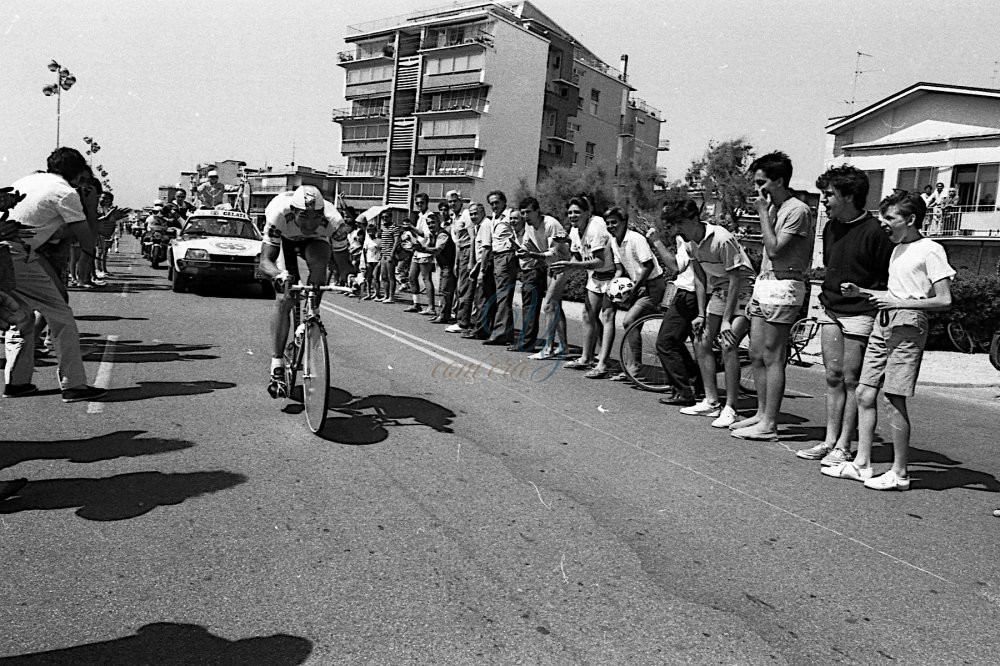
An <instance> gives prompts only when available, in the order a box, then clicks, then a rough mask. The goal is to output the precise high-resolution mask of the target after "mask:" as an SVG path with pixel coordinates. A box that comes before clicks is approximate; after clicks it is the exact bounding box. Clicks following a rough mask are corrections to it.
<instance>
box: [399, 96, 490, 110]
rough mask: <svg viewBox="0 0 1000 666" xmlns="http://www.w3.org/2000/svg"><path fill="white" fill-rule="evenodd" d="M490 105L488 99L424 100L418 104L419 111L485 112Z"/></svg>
mask: <svg viewBox="0 0 1000 666" xmlns="http://www.w3.org/2000/svg"><path fill="white" fill-rule="evenodd" d="M489 105H490V101H489V100H488V99H463V100H448V99H442V100H437V101H435V100H424V101H422V102H420V104H419V105H417V112H418V113H424V112H433V111H476V112H478V113H485V112H486V110H487V109H488V108H489Z"/></svg>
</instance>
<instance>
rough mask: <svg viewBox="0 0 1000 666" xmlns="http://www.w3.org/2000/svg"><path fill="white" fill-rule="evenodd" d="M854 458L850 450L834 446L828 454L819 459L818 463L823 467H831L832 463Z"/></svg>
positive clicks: (836, 463)
mask: <svg viewBox="0 0 1000 666" xmlns="http://www.w3.org/2000/svg"><path fill="white" fill-rule="evenodd" d="M852 460H854V454H853V453H851V452H850V451H847V450H845V449H841V448H834V449H833V451H830V452H829V453H828V454H826V455H825V456H823V459H822V460H820V461H819V464H820V465H822V466H823V467H833V466H834V465H839V464H840V463H845V462H851V461H852Z"/></svg>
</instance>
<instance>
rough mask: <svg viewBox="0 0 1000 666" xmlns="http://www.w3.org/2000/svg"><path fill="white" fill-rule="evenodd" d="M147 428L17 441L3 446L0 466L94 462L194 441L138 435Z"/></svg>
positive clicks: (175, 447)
mask: <svg viewBox="0 0 1000 666" xmlns="http://www.w3.org/2000/svg"><path fill="white" fill-rule="evenodd" d="M145 432H146V431H145V430H120V431H118V432H113V433H110V434H107V435H100V436H98V437H89V438H87V439H65V440H59V441H54V442H52V441H33V440H14V441H7V442H4V443H3V445H2V446H0V469H3V468H5V467H12V466H14V465H17V464H18V463H22V462H26V461H28V460H66V461H68V462H72V463H92V462H98V461H100V460H113V459H115V458H138V457H139V456H151V455H156V454H158V453H170V452H173V451H180V450H183V449H189V448H191V447H192V446H194V442H188V441H185V440H181V439H161V438H159V437H150V438H139V435H143V434H145Z"/></svg>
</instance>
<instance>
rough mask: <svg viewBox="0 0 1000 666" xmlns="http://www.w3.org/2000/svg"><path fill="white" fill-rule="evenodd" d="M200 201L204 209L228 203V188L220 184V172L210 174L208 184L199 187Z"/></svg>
mask: <svg viewBox="0 0 1000 666" xmlns="http://www.w3.org/2000/svg"><path fill="white" fill-rule="evenodd" d="M198 201H199V202H201V207H202V208H215V207H216V206H218V205H219V204H221V203H225V201H226V186H225V185H223V184H222V183H220V182H219V172H218V171H215V170H212V171H209V172H208V182H207V183H202V184H201V185H199V186H198Z"/></svg>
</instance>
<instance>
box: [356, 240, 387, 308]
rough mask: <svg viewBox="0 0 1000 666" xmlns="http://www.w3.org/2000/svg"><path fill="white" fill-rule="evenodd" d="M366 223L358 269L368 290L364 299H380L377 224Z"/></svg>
mask: <svg viewBox="0 0 1000 666" xmlns="http://www.w3.org/2000/svg"><path fill="white" fill-rule="evenodd" d="M367 225H368V226H367V227H366V228H365V230H364V231H363V232H362V233H364V234H365V236H364V241H363V243H362V246H361V263H360V265H359V268H360V270H361V271H362V273H364V276H365V289H366V290H367V292H368V295H367V296H365V299H364V300H366V301H371V300H375V299H376V298H377V299H378V300H382V291H381V285H380V283H379V281H378V268H379V262H380V261H381V259H382V250H381V247H380V245H379V233H378V225H377V224H376V223H375V222H368V223H367ZM373 285H374V286H375V289H374V290H372V286H373ZM376 294H377V295H376Z"/></svg>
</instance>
